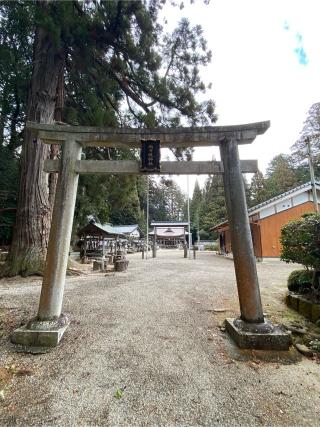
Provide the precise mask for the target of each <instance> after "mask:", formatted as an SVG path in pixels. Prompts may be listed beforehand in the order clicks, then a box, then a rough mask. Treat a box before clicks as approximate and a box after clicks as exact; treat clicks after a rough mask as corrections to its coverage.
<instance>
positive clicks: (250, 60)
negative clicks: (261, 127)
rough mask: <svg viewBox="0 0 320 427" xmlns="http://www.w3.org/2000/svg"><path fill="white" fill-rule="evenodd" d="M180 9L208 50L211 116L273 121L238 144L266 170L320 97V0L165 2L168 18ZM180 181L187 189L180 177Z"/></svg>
mask: <svg viewBox="0 0 320 427" xmlns="http://www.w3.org/2000/svg"><path fill="white" fill-rule="evenodd" d="M179 16H186V17H188V18H189V19H190V21H191V22H192V23H193V24H200V25H201V26H202V27H203V29H204V35H205V37H206V39H207V40H208V46H209V48H210V49H211V50H212V53H213V59H212V63H211V64H210V66H209V67H207V68H206V69H205V70H204V71H203V77H204V80H205V81H207V82H212V90H211V91H210V92H208V97H212V98H213V99H214V100H215V101H216V112H217V114H218V116H219V119H218V122H217V123H216V124H217V125H234V124H242V123H250V122H255V121H261V120H270V121H271V127H270V129H269V130H268V131H267V133H266V134H265V135H263V136H259V137H257V139H256V140H255V142H254V143H253V144H252V145H248V146H245V147H241V149H240V156H241V158H243V159H244V158H256V159H258V162H259V168H260V169H261V170H262V171H263V172H264V171H265V168H266V167H267V164H268V162H269V161H270V160H271V159H272V158H273V157H274V156H275V155H277V154H279V153H281V152H283V153H289V152H290V146H291V145H292V144H293V143H294V142H295V140H296V139H297V138H298V136H299V132H300V131H301V128H302V125H303V122H304V120H305V118H306V114H307V111H308V109H309V108H310V106H311V105H312V104H313V103H314V102H318V101H320V25H319V17H320V0H211V3H210V4H209V5H204V4H203V2H202V1H201V0H197V1H196V2H195V3H194V4H193V5H189V4H186V6H185V8H184V9H183V10H182V11H179V10H172V9H171V8H170V12H169V9H168V16H167V18H169V19H170V21H171V22H173V21H174V20H176V19H178V17H179ZM212 154H215V155H216V157H217V158H218V151H216V150H215V149H210V150H208V149H197V150H196V153H195V156H194V159H195V160H207V159H208V160H209V159H211V157H212ZM178 182H179V184H180V185H181V187H182V188H183V189H184V190H185V188H186V186H185V182H186V178H185V177H180V178H179V179H178ZM190 182H191V187H192V186H193V182H194V179H191V178H190Z"/></svg>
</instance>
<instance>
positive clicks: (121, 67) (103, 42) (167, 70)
mask: <svg viewBox="0 0 320 427" xmlns="http://www.w3.org/2000/svg"><path fill="white" fill-rule="evenodd" d="M162 7H163V2H162V1H157V0H154V1H150V2H149V3H148V4H146V3H144V2H140V1H136V2H123V1H118V2H103V1H101V2H99V3H97V2H86V3H83V2H80V1H79V2H78V1H76V0H75V1H70V2H51V1H48V2H28V1H15V2H11V1H3V2H1V4H0V24H1V26H0V245H9V244H10V243H11V242H12V239H13V240H14V241H16V242H17V241H18V243H16V244H15V245H14V246H15V255H12V257H11V258H13V257H14V258H15V259H16V260H17V259H18V258H19V257H17V253H19V254H22V255H21V257H20V258H21V260H19V263H16V265H15V266H13V267H12V266H11V267H10V268H11V274H16V273H21V272H32V270H37V269H39V267H38V266H37V267H36V268H31V269H30V265H31V264H32V263H33V261H32V257H34V258H35V257H36V256H37V253H39V252H37V251H34V252H33V255H30V252H29V249H28V248H27V246H28V245H29V244H30V241H32V242H35V246H37V245H38V246H39V248H40V250H41V251H42V252H41V251H40V252H41V255H42V256H44V255H45V250H46V243H47V237H45V238H44V239H43V241H41V242H39V239H38V238H37V237H36V236H33V235H32V233H33V228H34V226H32V225H30V224H29V225H28V218H29V217H30V216H33V217H35V218H37V216H38V217H39V216H40V215H42V217H43V216H47V218H49V219H48V220H47V221H42V223H41V227H44V229H45V232H44V231H43V230H40V231H41V235H42V236H47V235H48V232H47V231H46V230H47V229H48V228H49V227H50V215H51V207H52V200H53V197H54V188H55V182H56V177H54V176H53V177H52V176H50V177H49V178H48V177H46V176H45V175H46V174H44V173H43V172H42V170H41V171H40V169H41V165H42V163H41V162H42V161H43V160H44V159H45V158H47V157H55V156H59V153H58V151H57V148H54V147H53V148H52V149H51V151H50V152H46V153H44V152H42V151H41V154H39V152H40V151H39V150H40V148H41V143H40V142H38V141H36V144H35V142H34V141H33V140H32V138H31V139H30V136H28V135H26V132H25V131H24V125H25V121H26V120H33V121H39V122H40V123H52V122H53V121H56V122H63V123H68V124H73V125H89V126H111V127H121V126H141V127H150V126H153V127H156V126H170V127H177V126H181V125H189V126H190V125H191V126H196V125H198V126H199V125H200V126H201V125H208V124H214V122H215V121H216V118H217V116H216V114H215V104H214V101H213V100H205V101H202V102H199V101H197V94H201V93H202V94H205V92H206V88H207V86H206V84H205V83H204V82H202V80H201V67H203V66H206V65H207V64H208V63H209V62H210V60H211V52H210V50H209V49H208V47H207V45H206V41H205V39H204V37H203V34H202V30H201V27H200V26H195V27H191V26H190V24H189V22H188V20H186V19H183V18H182V19H181V21H180V23H179V24H178V26H177V28H176V29H175V30H174V31H173V32H171V34H167V33H166V32H165V29H164V28H163V25H162V24H161V25H160V23H159V22H158V21H157V19H158V14H159V11H161V9H162ZM50 61H52V62H51V63H50ZM53 61H54V62H53ZM39 64H40V65H39ZM50 64H51V68H50ZM52 64H54V66H53V65H52ZM41 67H42V68H41ZM46 67H47V68H46ZM46 73H47V74H46ZM42 75H46V76H47V81H45V79H41V78H39V76H42ZM42 80H44V81H42ZM52 82H55V84H54V85H53V83H52ZM41 85H42V86H41ZM45 85H47V86H48V87H44V86H45ZM49 86H50V87H49ZM50 90H51V94H50ZM202 98H203V95H202ZM39 106H40V107H41V106H42V107H41V108H42V110H41V108H39ZM48 110H50V111H51V113H50V114H48ZM319 130H320V103H317V104H314V105H313V106H311V108H310V111H309V113H308V116H307V117H306V122H305V125H304V127H303V129H302V130H301V137H300V138H299V140H298V141H296V142H294V143H293V145H292V148H291V154H290V155H288V154H279V155H277V156H276V157H274V158H273V159H272V161H271V162H270V164H269V166H268V168H267V170H266V173H265V174H264V175H263V174H262V173H261V172H260V171H259V172H257V173H256V174H255V175H254V176H253V177H249V176H247V177H245V176H244V183H245V188H246V195H247V203H248V206H249V207H251V206H254V205H256V204H259V203H261V202H263V201H265V200H267V199H269V198H271V197H274V196H276V195H278V194H281V193H282V192H285V191H287V190H289V189H291V188H293V187H295V186H297V185H300V184H303V183H305V182H307V181H309V180H310V178H309V169H308V163H307V154H306V138H307V137H309V138H310V140H311V144H312V159H313V162H314V166H315V172H316V176H319V175H320V138H319V133H320V132H319ZM32 150H33V151H32ZM174 154H175V156H176V158H177V159H180V160H181V159H185V160H190V159H191V158H192V150H187V151H185V152H178V151H175V152H174ZM138 155H139V153H138V152H137V151H134V150H127V151H124V150H116V149H103V148H94V149H87V150H86V152H85V156H86V158H88V159H107V160H108V159H109V160H110V159H128V158H137V157H138ZM39 157H41V159H40V160H41V161H39ZM35 171H38V172H37V173H38V175H36V173H35ZM39 171H40V172H39ZM250 178H251V179H250ZM35 180H37V185H38V183H39V181H40V182H43V185H42V188H41V189H40V190H39V191H40V192H41V194H42V196H43V195H45V197H44V196H43V198H44V199H45V203H43V202H42V203H43V205H45V209H43V206H39V208H37V209H35V207H34V205H36V204H37V203H36V202H37V200H38V199H39V198H40V199H42V196H41V197H37V194H35V195H33V196H32V197H31V195H32V193H33V187H34V188H36V185H33V184H34V183H35ZM28 185H29V187H27V186H28ZM32 185H33V187H32ZM19 188H20V191H19ZM147 189H148V184H147V179H146V177H133V176H125V177H121V176H81V177H80V180H79V186H78V195H77V202H76V211H75V221H74V234H75V233H76V230H77V229H78V228H79V227H81V226H83V225H85V224H86V223H87V221H88V217H89V216H90V217H93V218H94V219H95V220H96V221H98V222H100V223H106V222H110V223H112V224H136V223H137V224H139V225H140V227H141V228H142V229H145V226H146V201H147ZM19 195H20V196H19ZM25 195H27V196H28V200H22V199H23V196H25ZM19 197H20V199H19ZM25 198H26V197H25ZM19 200H20V201H19ZM32 203H33V204H34V205H32ZM149 203H150V210H149V212H150V213H149V215H150V219H151V220H155V221H157V220H158V221H159V220H161V221H173V220H186V219H187V196H186V194H184V193H183V192H182V191H181V189H180V188H179V186H178V185H177V184H176V182H175V181H174V179H173V177H167V176H166V177H161V178H160V179H155V178H150V180H149ZM28 204H29V206H28ZM39 212H40V213H39ZM43 212H45V214H43ZM190 213H191V224H192V231H193V233H194V235H196V234H197V232H199V235H200V238H201V239H210V238H214V236H213V235H212V234H211V233H210V228H211V227H212V226H213V225H215V224H217V223H219V222H220V221H222V220H223V219H225V216H226V211H225V203H224V194H223V185H222V179H221V177H219V176H209V177H208V178H207V180H206V182H205V184H204V186H203V188H200V187H199V184H198V183H197V182H196V184H195V187H194V190H193V195H192V198H191V200H190ZM31 222H32V221H31ZM41 227H40V228H41ZM28 228H29V230H28ZM17 229H18V231H19V233H20V235H19V238H17V237H15V235H14V233H13V231H14V230H15V233H16V235H18V234H19V233H17ZM25 236H27V237H25ZM30 236H31V237H30ZM26 259H27V260H28V262H27V261H26ZM28 263H29V264H28ZM40 269H41V268H40Z"/></svg>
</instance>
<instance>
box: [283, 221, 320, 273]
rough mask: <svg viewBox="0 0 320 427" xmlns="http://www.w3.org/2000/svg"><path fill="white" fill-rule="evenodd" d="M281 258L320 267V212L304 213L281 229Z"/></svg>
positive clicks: (316, 267)
mask: <svg viewBox="0 0 320 427" xmlns="http://www.w3.org/2000/svg"><path fill="white" fill-rule="evenodd" d="M280 242H281V245H282V251H281V259H282V260H283V261H285V262H287V263H290V262H295V263H299V264H302V265H304V266H305V267H307V268H312V269H316V270H319V269H320V214H319V213H311V214H310V213H309V214H304V215H303V217H302V218H301V219H299V220H295V221H290V222H289V223H288V224H287V225H285V226H284V227H283V228H282V230H281V238H280Z"/></svg>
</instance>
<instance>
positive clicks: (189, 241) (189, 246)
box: [187, 175, 191, 258]
mask: <svg viewBox="0 0 320 427" xmlns="http://www.w3.org/2000/svg"><path fill="white" fill-rule="evenodd" d="M187 195H188V249H189V258H190V251H191V237H190V234H191V233H190V197H189V175H187Z"/></svg>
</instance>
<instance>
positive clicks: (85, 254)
mask: <svg viewBox="0 0 320 427" xmlns="http://www.w3.org/2000/svg"><path fill="white" fill-rule="evenodd" d="M86 258H87V235H85V236H84V248H83V259H84V261H85V260H86Z"/></svg>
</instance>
